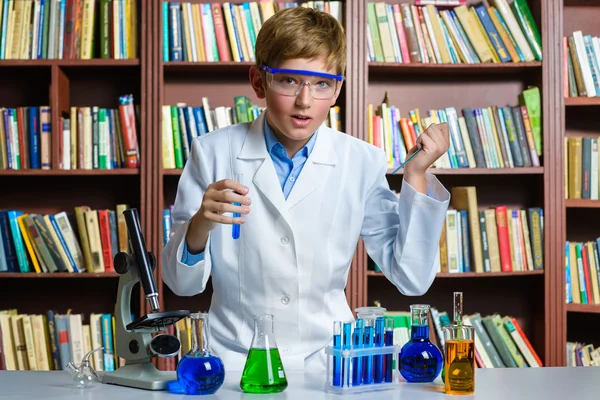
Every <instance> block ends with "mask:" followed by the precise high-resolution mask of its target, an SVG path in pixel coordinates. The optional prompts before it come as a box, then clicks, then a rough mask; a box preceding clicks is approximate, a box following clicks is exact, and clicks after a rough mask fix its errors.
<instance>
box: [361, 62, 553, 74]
mask: <svg viewBox="0 0 600 400" xmlns="http://www.w3.org/2000/svg"><path fill="white" fill-rule="evenodd" d="M541 67H542V63H541V62H524V63H502V64H494V63H483V64H418V63H414V64H399V63H386V62H370V63H369V72H375V73H379V72H402V73H416V74H445V73H448V74H465V75H466V74H473V73H476V74H488V73H489V74H497V73H519V72H522V71H525V70H529V69H536V68H541Z"/></svg>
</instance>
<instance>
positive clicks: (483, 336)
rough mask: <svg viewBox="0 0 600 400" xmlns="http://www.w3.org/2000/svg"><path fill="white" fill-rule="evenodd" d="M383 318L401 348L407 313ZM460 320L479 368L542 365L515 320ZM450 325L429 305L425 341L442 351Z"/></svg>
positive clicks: (478, 316)
mask: <svg viewBox="0 0 600 400" xmlns="http://www.w3.org/2000/svg"><path fill="white" fill-rule="evenodd" d="M384 314H385V316H386V317H391V318H393V319H394V344H395V345H399V346H403V345H404V344H405V343H407V342H408V341H409V340H410V328H411V321H410V312H407V311H387V312H385V313H384ZM462 321H463V323H464V324H465V325H471V326H473V327H474V331H475V337H474V341H475V365H476V367H479V368H503V367H510V368H517V367H518V368H527V367H534V368H535V367H541V366H543V364H542V361H541V360H540V358H539V356H538V354H537V352H536V351H535V349H534V348H533V346H532V345H531V343H530V342H529V339H528V338H527V336H526V335H525V333H524V332H523V330H522V329H521V325H520V324H519V322H518V321H517V319H516V318H513V317H511V316H504V317H503V316H501V315H500V314H499V313H494V314H490V315H486V316H482V315H481V314H480V313H473V314H469V315H464V316H463V318H462ZM450 324H451V322H450V317H449V315H448V313H447V312H446V311H441V310H438V308H437V307H435V306H431V307H430V313H429V339H430V340H431V342H432V343H434V344H435V345H436V346H438V348H439V349H440V350H442V351H443V349H444V346H445V339H444V334H443V328H444V327H446V326H449V325H450Z"/></svg>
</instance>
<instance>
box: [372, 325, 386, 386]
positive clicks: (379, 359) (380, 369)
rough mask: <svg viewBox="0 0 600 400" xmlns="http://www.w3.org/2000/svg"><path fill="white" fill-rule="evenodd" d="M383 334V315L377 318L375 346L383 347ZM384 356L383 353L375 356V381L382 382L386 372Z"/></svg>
mask: <svg viewBox="0 0 600 400" xmlns="http://www.w3.org/2000/svg"><path fill="white" fill-rule="evenodd" d="M383 334H384V327H383V317H378V318H377V320H375V347H383V341H384V339H383ZM383 361H384V356H383V355H376V356H374V357H373V362H374V364H375V378H374V380H373V381H374V382H375V383H381V382H383V374H384V363H383Z"/></svg>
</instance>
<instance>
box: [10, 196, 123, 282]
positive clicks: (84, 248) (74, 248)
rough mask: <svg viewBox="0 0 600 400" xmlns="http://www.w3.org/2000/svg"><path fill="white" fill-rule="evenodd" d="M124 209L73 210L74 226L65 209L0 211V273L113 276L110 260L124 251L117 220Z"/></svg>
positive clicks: (85, 208)
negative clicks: (66, 273) (97, 274)
mask: <svg viewBox="0 0 600 400" xmlns="http://www.w3.org/2000/svg"><path fill="white" fill-rule="evenodd" d="M127 208H128V206H127V205H126V204H117V206H116V211H115V210H107V209H101V210H92V209H91V208H90V207H88V206H78V207H75V210H74V217H75V223H76V225H75V224H72V223H71V221H70V219H69V216H68V215H67V213H66V212H65V211H62V212H60V213H57V214H33V213H32V214H28V213H24V212H22V211H19V210H4V211H0V241H1V243H0V272H21V273H27V272H36V273H38V274H39V273H54V272H70V273H80V272H86V271H87V272H93V273H103V272H114V271H115V269H114V262H113V259H114V256H115V255H116V254H117V253H118V252H120V251H125V252H129V244H128V241H129V237H128V232H127V227H126V224H125V217H124V216H123V211H124V210H126V209H127ZM73 226H76V227H77V229H74V228H73Z"/></svg>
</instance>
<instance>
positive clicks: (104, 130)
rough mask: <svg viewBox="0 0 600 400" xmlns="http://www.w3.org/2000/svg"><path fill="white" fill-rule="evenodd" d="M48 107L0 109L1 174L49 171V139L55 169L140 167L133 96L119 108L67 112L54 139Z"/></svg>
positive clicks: (71, 109)
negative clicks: (55, 156)
mask: <svg viewBox="0 0 600 400" xmlns="http://www.w3.org/2000/svg"><path fill="white" fill-rule="evenodd" d="M51 111H52V110H51V109H50V107H48V106H39V107H37V106H32V107H18V108H0V118H1V120H0V169H10V170H25V169H50V168H52V167H53V160H52V140H57V141H58V149H59V155H58V156H59V157H58V160H56V161H55V164H54V166H55V167H57V168H59V169H65V170H70V169H115V168H138V167H139V163H140V152H139V144H138V133H137V131H138V128H137V126H138V124H139V106H138V105H134V104H133V95H131V94H127V95H123V96H120V97H119V100H118V108H116V109H109V108H101V107H96V106H94V107H71V108H70V112H69V114H70V115H69V117H61V118H60V120H59V123H58V125H59V126H58V129H59V133H60V134H58V135H54V136H53V134H52V113H51Z"/></svg>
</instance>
